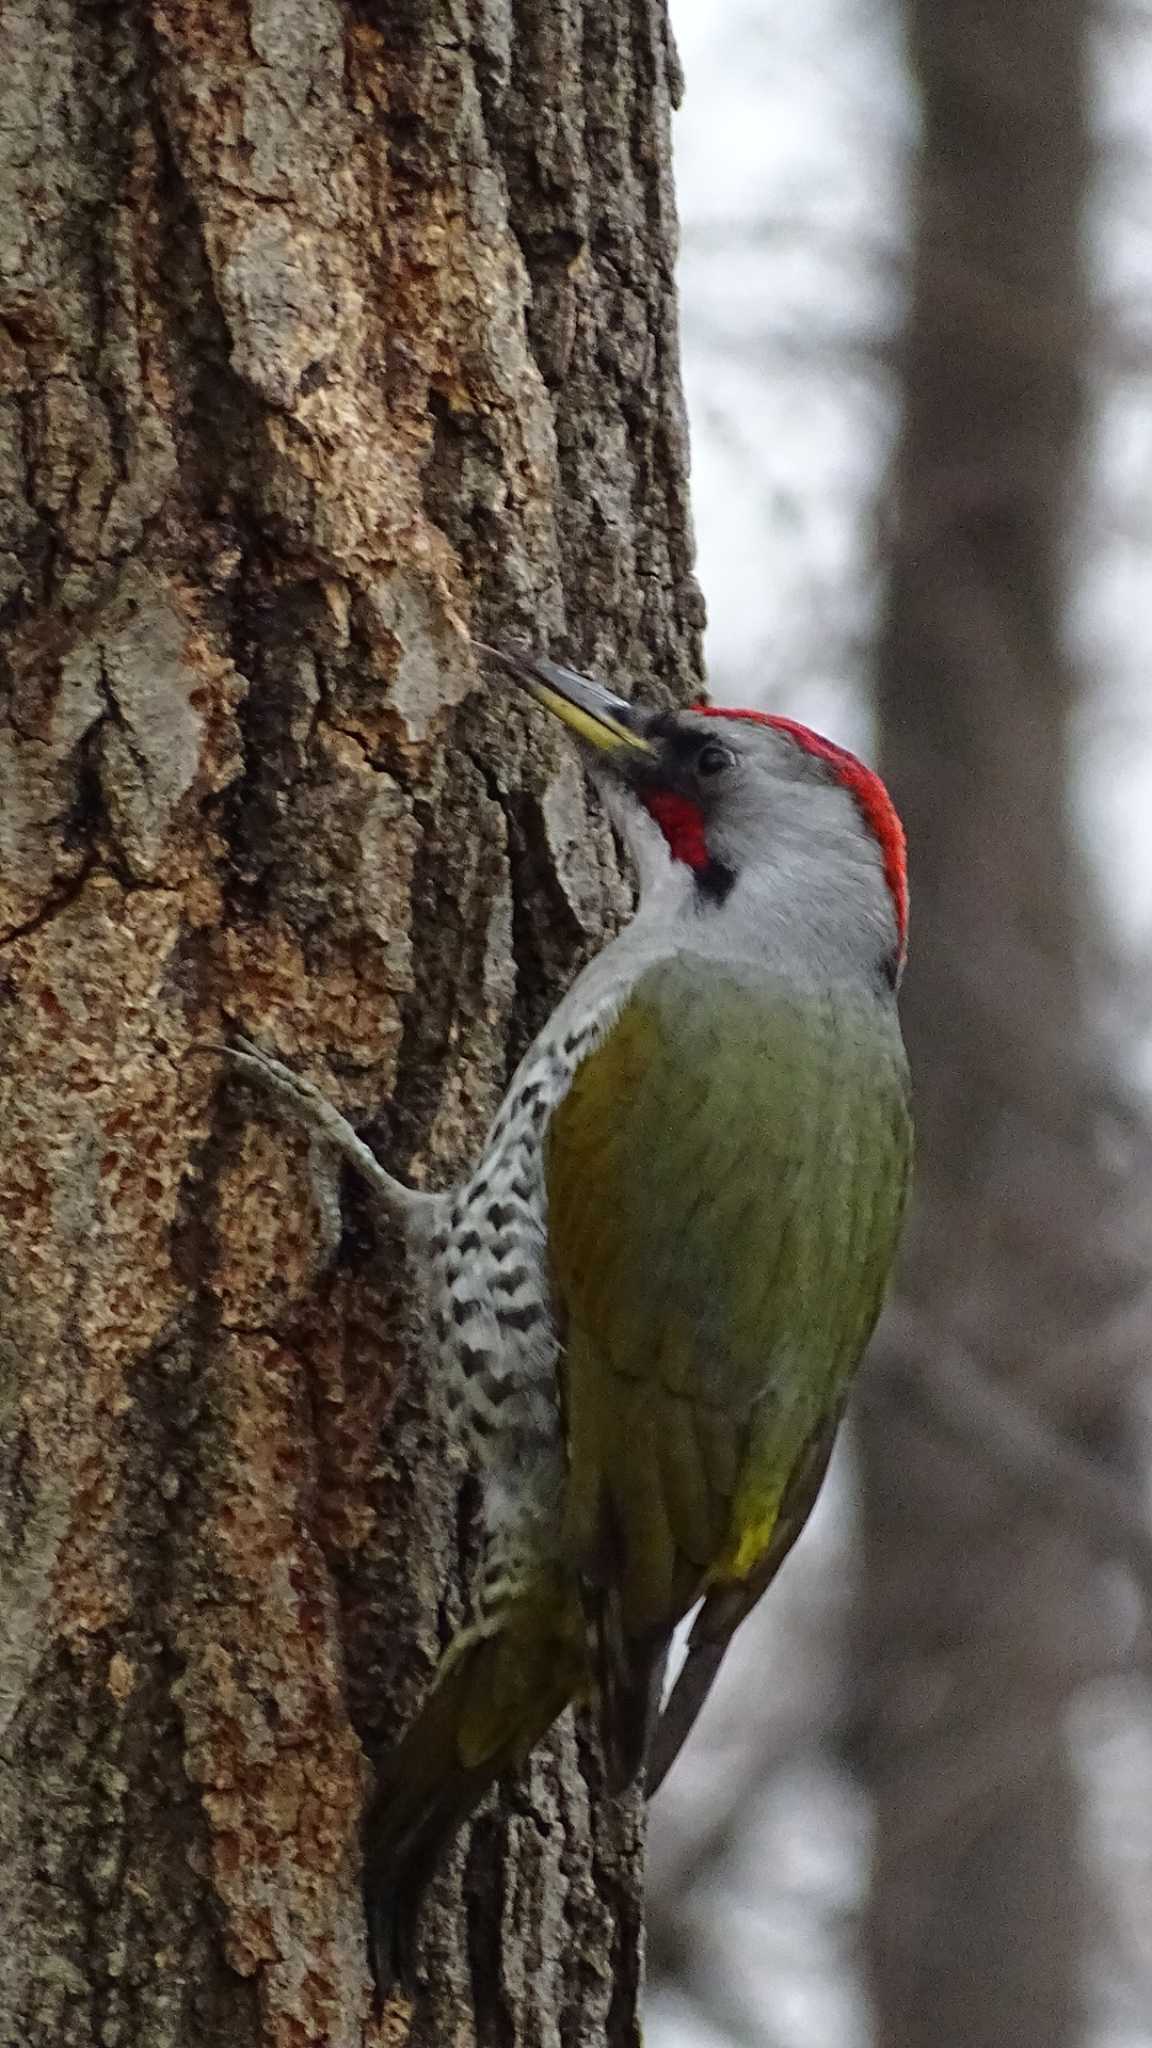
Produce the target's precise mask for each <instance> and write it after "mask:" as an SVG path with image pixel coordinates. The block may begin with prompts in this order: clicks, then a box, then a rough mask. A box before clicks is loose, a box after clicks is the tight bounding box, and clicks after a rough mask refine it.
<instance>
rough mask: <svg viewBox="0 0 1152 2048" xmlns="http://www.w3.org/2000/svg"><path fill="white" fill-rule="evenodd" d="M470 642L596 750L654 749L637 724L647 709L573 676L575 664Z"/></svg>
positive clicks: (618, 753)
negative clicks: (565, 664)
mask: <svg viewBox="0 0 1152 2048" xmlns="http://www.w3.org/2000/svg"><path fill="white" fill-rule="evenodd" d="M472 645H473V647H474V648H475V650H476V652H477V654H482V655H484V656H485V658H486V659H487V660H488V661H494V662H495V663H496V665H497V667H499V668H502V669H503V670H504V673H505V675H510V676H513V677H515V680H516V681H517V682H518V683H520V684H521V685H522V687H523V688H524V689H526V690H528V691H530V692H531V694H532V696H533V697H535V699H536V702H537V703H538V704H543V706H544V708H545V710H547V711H551V712H552V713H553V715H554V716H555V717H556V718H559V719H561V720H562V721H563V723H564V724H565V725H567V726H570V727H571V728H572V731H573V732H575V733H578V734H579V735H580V738H581V739H582V740H587V742H588V744H589V746H592V747H595V748H596V750H597V752H598V753H601V754H615V755H616V756H617V757H619V756H621V755H624V756H635V755H636V754H646V755H652V754H654V753H655V751H656V749H655V747H653V746H652V744H651V742H650V741H649V740H646V739H645V738H644V736H643V734H642V733H641V732H640V731H639V729H638V727H639V722H640V720H641V719H643V718H645V717H646V715H647V714H645V713H644V712H640V711H638V710H637V709H636V706H635V705H633V704H629V702H628V700H627V698H626V697H617V696H614V694H613V692H612V691H611V690H606V689H605V688H604V686H603V684H602V683H592V682H589V680H588V678H587V676H578V675H577V674H576V671H575V669H571V668H560V667H558V665H557V664H556V662H554V661H545V660H544V659H543V658H542V657H540V656H537V655H532V654H513V653H508V652H505V650H504V649H503V648H500V647H486V646H485V645H484V642H483V641H482V640H474V641H473V642H472Z"/></svg>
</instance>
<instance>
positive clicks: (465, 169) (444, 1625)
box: [0, 0, 700, 2048]
mask: <svg viewBox="0 0 1152 2048" xmlns="http://www.w3.org/2000/svg"><path fill="white" fill-rule="evenodd" d="M673 72H674V60H673V58H672V55H671V52H670V48H669V43H668V34H667V27H666V22H665V16H664V6H663V0H635V4H633V5H632V6H630V7H627V8H621V7H619V6H617V5H615V4H614V0H583V4H581V0H539V4H536V0H515V4H513V0H470V4H465V0H440V4H434V5H426V4H422V5H416V4H413V0H399V4H391V5H387V6H384V5H375V4H371V0H360V4H356V0H251V4H250V5H248V6H245V7H237V6H231V5H227V4H225V5H221V4H219V0H213V4H211V5H209V4H207V0H151V4H128V5H124V6H119V7H107V6H101V5H98V4H96V0H10V5H9V6H8V8H7V10H6V15H5V61H4V68H3V71H2V73H0V136H2V137H3V148H4V150H5V152H6V154H5V157H4V160H3V164H2V167H0V316H2V320H3V325H2V328H0V335H2V341H0V346H2V348H3V352H4V353H3V405H2V411H0V451H2V452H0V463H2V477H3V502H2V506H0V519H2V521H3V525H2V528H0V577H2V594H3V598H4V600H5V602H6V615H5V616H6V624H7V633H6V655H7V672H6V678H5V696H4V700H3V702H4V715H5V726H4V741H3V755H2V758H0V771H2V776H3V781H2V785H0V801H2V810H0V846H2V860H0V886H2V891H3V905H2V916H3V925H2V930H3V934H4V943H3V950H2V979H0V989H2V992H3V1001H4V1004H5V1009H4V1019H5V1022H4V1032H3V1042H2V1046H0V1058H2V1061H3V1072H4V1081H5V1089H6V1103H7V1106H6V1109H5V1111H4V1120H3V1125H2V1128H3V1130H4V1139H3V1154H2V1161H0V1171H2V1176H3V1187H2V1193H0V1215H2V1216H3V1219H4V1229H5V1235H4V1245H3V1252H2V1257H3V1268H2V1277H0V1345H2V1358H3V1374H4V1396H3V1409H2V1418H3V1419H2V1423H0V1441H2V1445H3V1452H4V1479H3V1484H2V1487H0V1511H2V1513H3V1516H4V1524H5V1525H4V1528H3V1532H2V1534H0V1551H2V1554H3V1557H4V1560H5V1588H4V1592H3V1596H2V1607H3V1613H2V1628H3V1637H2V1661H0V1709H2V1719H3V1723H4V1750H3V1767H2V1769H3V1775H2V1778H0V1842H2V1849H0V1921H2V1924H3V1928H4V1943H3V1946H4V1952H5V1960H4V1968H3V1979H4V1982H3V1989H2V1991H0V2011H2V2013H3V2025H2V2026H0V2038H2V2039H3V2040H5V2041H17V2040H18V2041H19V2042H20V2043H21V2044H26V2048H39V2044H48V2043H51V2044H52V2048H64V2044H70V2043H76V2044H81V2043H83V2044H88V2043H96V2042H99V2043H101V2044H106V2048H111V2044H114V2043H118V2042H123V2043H132V2044H134V2048H160V2044H168V2043H171V2044H173V2048H175V2044H176V2043H179V2044H181V2048H192V2044H195V2043H219V2042H224V2041H227V2042H228V2043H229V2044H230V2048H232V2044H238V2048H243V2044H245V2043H268V2044H272V2043H275V2044H278V2048H301V2044H303V2043H306V2042H314V2043H320V2042H323V2043H325V2044H330V2048H341V2044H345V2043H352V2042H359V2041H361V2040H362V2039H363V2038H364V2037H365V2028H366V2027H367V2033H368V2035H369V2037H372V2035H373V2029H372V2026H371V2024H370V2023H369V2022H368V2020H367V2005H368V1996H367V1980H366V1971H365V1962H364V1953H363V1938H362V1929H361V1916H360V1905H359V1898H358V1871H357V1863H358V1853H357V1827H358V1818H359V1812H360V1807H361V1801H362V1797H363V1792H364V1788H365V1782H366V1772H365V1765H364V1759H363V1752H362V1748H361V1742H360V1740H359V1739H358V1738H359V1737H364V1738H366V1739H368V1740H369V1741H372V1740H387V1739H389V1738H390V1737H391V1735H392V1734H393V1733H394V1732H395V1731H396V1730H397V1729H398V1728H399V1726H400V1724H401V1721H402V1720H403V1718H404V1717H405V1715H406V1714H407V1713H408V1712H409V1710H410V1709H411V1708H412V1706H413V1704H414V1702H415V1700H416V1698H417V1696H418V1694H419V1692H420V1690H421V1688H422V1687H423V1685H424V1683H425V1682H426V1679H427V1677H428V1674H429V1672H430V1670H431V1668H432V1663H433V1659H434V1656H435V1653H436V1649H437V1645H438V1643H439V1641H440V1640H441V1639H442V1638H443V1636H444V1634H445V1633H446V1631H447V1629H448V1628H449V1627H450V1625H451V1622H452V1620H453V1618H454V1616H455V1615H456V1614H457V1613H458V1611H459V1604H460V1592H459V1583H458V1578H457V1575H456V1570H455V1566H456V1559H457V1555H458V1547H459V1541H462V1542H463V1544H464V1547H465V1549H467V1545H468V1542H469V1529H470V1521H469V1511H468V1498H467V1489H465V1490H464V1493H463V1494H462V1495H460V1493H459V1487H458V1481H457V1478H456V1475H455V1474H454V1473H452V1472H451V1471H450V1470H449V1468H448V1466H447V1464H446V1460H445V1455H444V1445H443V1442H442V1440H441V1437H440V1434H439V1431H438V1426H437V1425H436V1423H435V1422H434V1420H432V1419H431V1417H430V1415H429V1412H428V1409H427V1407H426V1404H425V1399H424V1389H423V1386H422V1384H421V1375H420V1373H419V1371H418V1370H417V1369H416V1368H415V1367H414V1365H413V1362H412V1358H411V1356H410V1352H411V1346H410V1344H409V1342H408V1339H407V1334H406V1332H407V1330H408V1326H409V1323H410V1321H411V1317H410V1314H409V1310H408V1305H407V1304H406V1302H405V1299H404V1290H403V1285H402V1278H401V1275H400V1273H399V1271H398V1267H397V1262H396V1259H395V1256H394V1251H395V1248H394V1247H393V1248H392V1250H391V1251H389V1249H388V1248H387V1247H384V1248H383V1249H381V1248H380V1247H379V1246H378V1245H377V1244H376V1243H375V1241H374V1239H373V1238H372V1236H371V1235H370V1233H369V1232H368V1230H367V1228H366V1225H365V1220H364V1216H363V1212H362V1211H359V1210H358V1209H357V1207H356V1201H355V1195H354V1193H353V1192H352V1191H350V1190H349V1191H346V1197H347V1202H348V1204H349V1208H348V1214H347V1215H346V1218H345V1222H344V1225H343V1228H342V1226H341V1219H340V1214H339V1210H338V1208H337V1207H336V1204H335V1203H334V1201H333V1200H332V1195H333V1192H334V1190H333V1187H332V1183H331V1179H330V1175H329V1170H328V1168H327V1167H326V1166H325V1165H324V1164H323V1162H318V1161H311V1160H310V1158H309V1154H308V1148H307V1146H306V1144H305V1143H304V1142H303V1141H302V1139H301V1138H300V1137H299V1136H298V1135H297V1134H295V1133H294V1132H292V1131H290V1130H289V1129H287V1128H286V1127H285V1125H284V1124H282V1123H281V1122H280V1121H279V1119H278V1118H277V1117H276V1116H275V1114H274V1113H270V1112H269V1111H268V1108H267V1105H266V1104H265V1103H263V1102H261V1101H260V1100H259V1099H258V1098H256V1097H253V1096H250V1095H249V1094H248V1093H247V1091H246V1090H244V1089H243V1088H242V1087H240V1086H239V1085H238V1084H236V1083H233V1082H230V1081H225V1080H223V1079H222V1076H221V1070H220V1067H219V1064H218V1062H217V1061H215V1060H214V1059H212V1058H210V1057H204V1056H197V1055H195V1054H194V1052H193V1048H194V1047H195V1045H196V1044H197V1042H198V1041H210V1040H219V1039H220V1038H221V1037H222V1036H223V1035H225V1034H227V1033H229V1032H230V1031H232V1030H235V1029H237V1028H239V1029H242V1030H244V1031H246V1032H248V1033H250V1034H251V1035H253V1036H254V1037H256V1038H257V1039H259V1041H260V1042H261V1043H262V1044H265V1045H266V1046H268V1047H269V1048H270V1049H273V1050H276V1051H279V1052H280V1053H282V1054H284V1055H285V1056H287V1057H289V1058H290V1059H292V1060H294V1061H295V1062H297V1063H298V1064H299V1066H300V1067H301V1069H302V1070H303V1071H305V1072H306V1073H308V1074H310V1075H312V1076H313V1077H314V1078H316V1079H317V1080H319V1081H320V1082H321V1083H322V1084H323V1085H324V1086H325V1088H326V1089H327V1090H328V1091H329V1092H330V1093H331V1094H332V1095H333V1097H334V1099H336V1100H337V1101H339V1102H340V1104H341V1106H342V1107H344V1108H345V1109H346V1110H347V1111H348V1112H349V1113H350V1114H352V1115H353V1116H354V1117H358V1118H363V1117H365V1116H366V1115H371V1114H374V1113H378V1117H379V1120H378V1122H377V1124H376V1126H375V1129H374V1136H375V1138H376V1140H377V1142H378V1143H379V1144H380V1145H381V1147H382V1149H383V1150H384V1152H385V1153H386V1156H387V1157H388V1159H389V1161H390V1162H392V1163H395V1164H397V1165H399V1166H400V1167H401V1169H405V1168H410V1169H411V1171H412V1172H413V1173H414V1174H415V1175H416V1177H417V1178H424V1177H427V1178H428V1179H429V1180H433V1179H434V1180H436V1181H445V1180H447V1179H449V1178H451V1176H452V1175H453V1174H454V1173H455V1172H456V1170H457V1169H458V1168H459V1167H460V1166H461V1165H462V1164H463V1163H464V1161H465V1160H466V1159H467V1158H468V1157H469V1156H470V1154H471V1153H472V1152H473V1150H474V1148H475V1145H476V1142H477V1140H478V1137H479V1135H480V1133H481V1130H482V1127H483V1125H484V1122H485V1119H486V1117H487V1116H488V1114H489V1113H490V1112H491V1110H492V1108H493V1106H494V1104H495V1103H496V1101H497V1099H498V1098H499V1096H500V1093H501V1091H502V1088H503V1085H504V1082H505V1079H506V1077H507V1075H508V1073H509V1071H510V1067H511V1064H512V1062H513V1061H514V1059H515V1057H516V1055H517V1053H518V1051H519V1050H520V1049H521V1047H522V1045H523V1043H524V1041H525V1039H526V1037H527V1035H528V1033H529V1032H530V1031H531V1029H532V1028H533V1027H534V1025H535V1024H536V1023H537V1022H538V1021H539V1018H540V1016H541V1014H542V1013H543V1011H544V1010H545V1008H546V1007H547V1006H548V1005H549V1004H550V1003H551V1002H552V1001H553V1000H554V998H555V994H556V991H557V989H558V988H559V986H560V985H561V983H562V982H563V981H565V980H566V979H567V978H569V977H570V975H571V973H572V971H573V970H574V968H575V966H576V965H577V964H578V962H579V961H580V959H582V958H583V957H584V956H585V955H586V953H587V952H589V951H590V950H592V949H593V948H594V947H595V946H596V945H597V944H598V943H599V942H600V940H601V938H602V936H603V932H604V929H605V926H606V923H609V922H610V921H611V918H612V917H613V915H615V914H617V913H618V912H619V910H620V908H621V907H622V903H623V895H622V889H621V884H620V882H619V879H618V876H617V873H616V868H615V863H614V855H613V849H612V844H611V840H610V837H609V835H608V833H607V831H606V830H605V829H604V828H603V826H602V825H599V824H597V823H596V822H595V820H594V818H593V819H590V817H589V813H588V811H587V809H586V804H585V797H584V793H583V786H582V782H581V777H580V774H579V771H578V769H577V767H576V765H575V763H574V762H573V760H572V758H571V756H570V754H569V752H567V751H566V750H565V749H564V747H563V743H562V742H561V741H554V740H553V739H552V738H551V736H549V735H547V734H542V733H541V732H540V731H539V727H538V724H537V723H534V722H533V721H532V720H531V719H530V718H528V719H526V718H525V717H524V716H523V715H522V713H521V711H520V708H519V706H518V705H513V704H510V703H509V702H508V700H507V699H506V697H505V696H504V695H502V694H501V693H499V692H498V690H496V689H495V688H494V687H491V686H484V687H480V686H478V685H477V682H476V677H475V674H474V671H473V669H472V667H471V665H470V663H469V661H468V659H467V657H466V654H465V651H464V648H463V645H462V641H461V637H460V630H461V629H460V622H461V620H466V621H467V622H468V623H469V624H471V626H472V627H473V629H474V630H481V631H487V633H488V634H489V635H492V634H494V633H499V632H505V633H514V634H515V633H518V634H520V635H522V636H524V637H527V638H531V639H534V640H537V641H544V640H551V641H552V642H553V644H555V645H559V646H561V647H563V646H564V645H567V647H568V649H569V651H570V653H571V654H572V655H574V656H576V657H578V658H582V659H584V660H585V661H588V662H594V663H597V664H600V665H602V666H603V667H605V668H606V669H607V670H608V671H609V673H612V672H615V673H617V674H620V675H624V676H629V677H631V678H632V679H633V680H634V681H635V682H636V683H637V684H639V685H641V686H643V685H649V686H650V685H651V683H652V681H653V679H654V678H655V677H656V676H659V677H661V678H662V679H666V678H667V677H669V676H680V677H681V678H683V680H684V683H685V686H687V684H688V681H689V678H690V675H691V673H692V672H693V670H694V663H695V654H696V635H697V630H698V627H699V623H700V621H699V606H698V600H697V596H696V592H695V588H694V585H693V583H692V579H691V571H690V538H689V530H688V520H687V513H686V508H685V495H684V467H685V464H684V440H683V426H682V419H681V406H680V395H679V387H678V379H677V368H676V332H675V314H674V298H673V286H672V276H671V266H672V260H673V253H674V219H673V207H672V197H671V188H670V178H669V155H668V134H667V116H668V103H669V96H670V92H671V90H672V87H671V79H672V76H673ZM530 731H531V738H529V732H530ZM382 1105H383V1107H382ZM458 1495H459V1498H460V1500H462V1502H463V1506H462V1507H461V1508H460V1512H459V1513H458V1512H457V1503H458ZM639 1840H640V1821H639V1816H638V1815H637V1813H636V1812H635V1811H632V1810H629V1809H626V1808H624V1807H622V1806H621V1805H620V1804H619V1803H612V1802H607V1801H605V1800H603V1799H602V1798H601V1795H600V1781H599V1771H598V1763H597V1759H596V1756H595V1753H594V1749H593V1748H592V1746H591V1745H590V1743H589V1742H588V1741H587V1740H586V1739H585V1737H584V1735H583V1733H582V1732H580V1731H576V1732H574V1731H573V1729H572V1728H571V1727H570V1726H565V1727H564V1728H563V1730H562V1732H561V1733H560V1734H559V1735H558V1736H557V1737H556V1738H555V1739H554V1740H553V1741H552V1743H551V1744H550V1745H548V1746H547V1748H546V1749H543V1750H542V1751H541V1752H540V1753H539V1755H538V1757H537V1758H536V1759H535V1760H534V1762H533V1764H532V1766H531V1768H530V1770H529V1772H528V1773H527V1775H526V1777H525V1779H524V1781H523V1783H522V1784H521V1785H520V1786H519V1788H518V1789H517V1790H516V1791H515V1792H514V1793H512V1794H510V1795H509V1797H508V1799H506V1800H505V1801H504V1802H503V1803H502V1804H501V1807H500V1810H499V1814H498V1816H493V1817H491V1818H488V1819H484V1820H482V1821H481V1822H480V1823H479V1825H478V1826H477V1828H476V1830H475V1832H474V1835H473V1838H472V1844H471V1848H470V1850H461V1851H460V1852H459V1853H458V1854H457V1857H456V1859H455V1865H454V1867H453V1869H452V1870H451V1871H450V1872H449V1874H448V1876H447V1877H446V1878H445V1879H444V1880H443V1881H442V1883H441V1884H440V1886H439V1888H438V1892H437V1902H438V1903H437V1906H436V1908H435V1910H434V1911H432V1912H431V1913H430V1915H429V1918H428V1922H427V1925H428V1929H429V1934H428V1948H427V1956H428V1961H429V1965H430V1967H429V1970H428V1978H429V1988H428V1990H427V1992H426V1993H425V1995H424V1996H423V1997H422V1998H421V1999H420V2000H419V2001H418V2003H417V2007H416V2012H415V2016H414V2019H413V2022H412V2027H411V2034H410V2036H409V2035H407V2033H406V2026H405V2020H404V2016H403V2013H402V2011H401V2010H400V2009H399V2008H398V2009H396V2010H395V2011H394V2012H392V2013H391V2015H390V2017H389V2020H388V2022H387V2023H386V2027H385V2032H384V2034H383V2035H382V2036H381V2038H387V2039H388V2040H397V2041H398V2040H402V2039H404V2038H410V2039H411V2040H412V2041H414V2042H418V2043H436V2044H437V2048H443V2044H446V2043H448V2042H467V2041H469V2040H471V2039H472V2038H474V2035H473V2021H472V2017H471V2013H472V2008H473V2004H474V2005H475V2010H476V2015H477V2018H476V2022H475V2038H477V2039H479V2040H482V2041H485V2042H494V2043H501V2044H507V2043H510V2042H513V2041H522V2042H529V2041H531V2042H532V2043H534V2044H535V2043H540V2044H549V2043H573V2044H575V2043H592V2042H596V2043H600V2042H606V2043H609V2044H617V2043H629V2042H632V2041H634V2040H635V2039H636V2038H637V2030H636V2013H635V2007H636V1995H637V1982H638V1971H639V1963H638V1956H639V1944H640V1932H639V1928H640V1903H639V1876H638V1858H639ZM465 1866H466V1867H465ZM462 1872H463V1874H464V1876H465V1879H466V1894H467V1904H466V1907H465V1906H462V1904H461V1893H460V1884H461V1876H462Z"/></svg>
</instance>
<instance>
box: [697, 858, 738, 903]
mask: <svg viewBox="0 0 1152 2048" xmlns="http://www.w3.org/2000/svg"><path fill="white" fill-rule="evenodd" d="M694 873H695V876H696V887H697V889H698V890H699V891H700V894H701V896H703V897H705V898H706V899H707V901H708V902H709V903H716V904H720V903H723V902H724V900H725V898H726V897H727V896H728V894H729V892H730V891H731V889H732V885H733V883H734V882H735V880H736V876H735V873H734V871H733V869H731V868H729V867H725V865H724V862H723V861H722V860H710V861H709V863H708V865H707V867H706V868H696V869H695V870H694Z"/></svg>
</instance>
